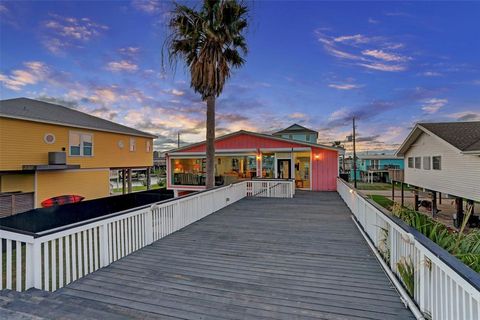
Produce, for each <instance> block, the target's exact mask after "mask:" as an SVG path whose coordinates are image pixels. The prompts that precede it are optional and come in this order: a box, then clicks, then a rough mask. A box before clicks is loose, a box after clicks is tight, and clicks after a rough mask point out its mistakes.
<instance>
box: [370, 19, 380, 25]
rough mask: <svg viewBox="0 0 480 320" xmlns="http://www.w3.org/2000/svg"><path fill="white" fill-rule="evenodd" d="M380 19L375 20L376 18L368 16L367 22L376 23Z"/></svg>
mask: <svg viewBox="0 0 480 320" xmlns="http://www.w3.org/2000/svg"><path fill="white" fill-rule="evenodd" d="M379 22H380V21H378V20H376V19H373V18H368V23H371V24H377V23H379Z"/></svg>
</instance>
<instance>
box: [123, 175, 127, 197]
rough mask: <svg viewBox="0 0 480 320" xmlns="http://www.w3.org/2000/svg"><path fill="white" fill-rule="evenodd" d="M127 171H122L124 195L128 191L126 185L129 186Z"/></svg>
mask: <svg viewBox="0 0 480 320" xmlns="http://www.w3.org/2000/svg"><path fill="white" fill-rule="evenodd" d="M126 172H127V171H126V170H125V169H122V194H125V191H126V184H127V181H126V180H125V179H126V178H127V177H126Z"/></svg>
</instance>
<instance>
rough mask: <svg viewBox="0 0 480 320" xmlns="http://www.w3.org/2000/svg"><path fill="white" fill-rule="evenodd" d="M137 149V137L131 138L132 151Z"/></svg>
mask: <svg viewBox="0 0 480 320" xmlns="http://www.w3.org/2000/svg"><path fill="white" fill-rule="evenodd" d="M135 150H137V142H136V141H135V138H130V152H134V151H135Z"/></svg>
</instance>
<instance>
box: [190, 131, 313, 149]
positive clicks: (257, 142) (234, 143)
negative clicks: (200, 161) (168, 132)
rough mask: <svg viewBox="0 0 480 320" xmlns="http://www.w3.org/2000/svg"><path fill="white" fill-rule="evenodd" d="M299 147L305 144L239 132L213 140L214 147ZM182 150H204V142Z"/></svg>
mask: <svg viewBox="0 0 480 320" xmlns="http://www.w3.org/2000/svg"><path fill="white" fill-rule="evenodd" d="M297 147H298V148H301V147H305V145H302V144H298V143H294V142H284V141H278V140H273V139H267V138H263V137H257V136H253V135H248V134H240V135H238V136H233V137H231V138H226V139H222V140H219V141H215V149H216V150H221V149H256V148H297ZM182 152H205V144H201V145H198V146H193V147H191V148H187V149H183V150H182Z"/></svg>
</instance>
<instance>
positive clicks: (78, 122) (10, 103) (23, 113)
mask: <svg viewBox="0 0 480 320" xmlns="http://www.w3.org/2000/svg"><path fill="white" fill-rule="evenodd" d="M0 117H5V118H13V119H20V120H28V121H35V122H43V123H49V124H54V125H61V126H68V127H76V128H85V129H91V130H98V131H107V132H115V133H122V134H128V135H132V136H140V137H147V138H153V139H155V138H157V137H156V136H155V135H152V134H150V133H147V132H143V131H140V130H137V129H133V128H130V127H127V126H124V125H121V124H118V123H115V122H112V121H108V120H105V119H102V118H98V117H95V116H92V115H89V114H87V113H84V112H80V111H78V110H75V109H71V108H67V107H64V106H62V105H58V104H53V103H49V102H43V101H39V100H34V99H28V98H16V99H8V100H0Z"/></svg>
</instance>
